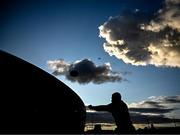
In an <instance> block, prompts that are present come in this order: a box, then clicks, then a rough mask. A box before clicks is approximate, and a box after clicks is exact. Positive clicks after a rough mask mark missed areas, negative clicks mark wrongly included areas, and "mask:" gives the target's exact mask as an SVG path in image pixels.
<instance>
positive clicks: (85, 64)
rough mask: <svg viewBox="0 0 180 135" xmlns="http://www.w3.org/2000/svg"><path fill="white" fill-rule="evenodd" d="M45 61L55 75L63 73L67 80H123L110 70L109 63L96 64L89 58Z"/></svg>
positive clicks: (97, 81) (81, 82) (101, 81)
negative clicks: (72, 60)
mask: <svg viewBox="0 0 180 135" xmlns="http://www.w3.org/2000/svg"><path fill="white" fill-rule="evenodd" d="M47 63H48V65H49V67H50V68H51V69H52V70H53V71H54V72H53V74H54V75H55V76H58V75H64V76H65V77H66V78H67V79H68V80H70V81H72V82H78V83H80V84H86V83H90V82H92V83H95V84H101V83H105V82H119V81H122V80H123V78H122V77H121V75H120V74H119V73H117V72H114V71H112V68H111V65H110V63H105V64H104V65H101V66H97V65H95V64H94V63H93V62H92V61H91V60H89V59H83V60H78V61H75V62H73V63H69V62H66V61H64V60H63V59H60V60H53V61H48V62H47Z"/></svg>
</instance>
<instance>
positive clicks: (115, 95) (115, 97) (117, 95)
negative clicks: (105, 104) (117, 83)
mask: <svg viewBox="0 0 180 135" xmlns="http://www.w3.org/2000/svg"><path fill="white" fill-rule="evenodd" d="M111 101H112V103H117V102H119V101H121V94H120V93H119V92H115V93H113V94H112V98H111Z"/></svg>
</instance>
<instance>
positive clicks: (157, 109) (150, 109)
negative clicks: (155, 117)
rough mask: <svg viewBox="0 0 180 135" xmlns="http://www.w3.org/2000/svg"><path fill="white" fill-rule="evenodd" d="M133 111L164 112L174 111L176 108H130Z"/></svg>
mask: <svg viewBox="0 0 180 135" xmlns="http://www.w3.org/2000/svg"><path fill="white" fill-rule="evenodd" d="M129 110H130V111H132V112H138V113H153V114H164V113H169V112H172V111H173V110H175V109H168V108H129Z"/></svg>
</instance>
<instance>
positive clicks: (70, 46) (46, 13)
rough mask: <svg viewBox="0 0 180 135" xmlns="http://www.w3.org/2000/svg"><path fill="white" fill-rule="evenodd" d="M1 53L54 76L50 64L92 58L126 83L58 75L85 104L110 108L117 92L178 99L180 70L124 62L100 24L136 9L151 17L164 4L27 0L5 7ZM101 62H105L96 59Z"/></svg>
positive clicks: (128, 97)
mask: <svg viewBox="0 0 180 135" xmlns="http://www.w3.org/2000/svg"><path fill="white" fill-rule="evenodd" d="M1 6H2V7H1V8H0V10H1V14H0V20H1V21H0V49H1V50H4V51H7V52H9V53H12V54H14V55H16V56H18V57H20V58H23V59H24V60H26V61H29V62H31V63H33V64H34V65H36V66H38V67H40V68H42V69H43V70H45V71H47V72H49V73H52V70H51V69H50V68H49V67H48V65H47V61H48V60H57V59H64V60H65V61H68V62H74V61H76V60H82V59H85V58H87V59H91V60H92V61H93V62H94V63H95V64H96V65H102V64H104V63H106V62H109V63H110V64H111V67H112V70H113V71H116V72H125V71H127V72H131V74H128V75H124V76H123V77H124V78H126V79H127V80H128V81H122V82H107V83H103V84H93V83H88V84H79V83H78V82H71V81H69V80H67V79H65V77H63V76H57V78H59V79H60V80H61V81H63V82H64V83H65V84H67V85H68V86H69V87H71V88H72V89H73V90H74V91H75V92H76V93H77V94H78V95H79V96H80V97H81V98H82V100H83V101H84V103H85V104H93V105H98V104H106V103H109V102H110V97H111V94H112V93H113V92H116V91H119V92H120V93H121V94H122V96H123V99H124V100H125V101H126V102H128V103H132V102H140V101H142V100H146V99H147V98H148V97H150V96H162V95H164V96H172V95H180V90H179V88H180V84H179V82H180V68H178V67H156V66H154V65H147V66H135V65H132V64H126V63H124V62H123V61H122V60H119V59H117V58H116V57H115V56H110V55H109V54H108V53H107V52H105V51H104V49H103V43H104V42H105V39H104V38H100V37H99V29H98V27H99V26H100V25H103V24H104V22H106V21H108V19H109V17H110V16H111V17H114V16H118V15H121V14H122V13H123V12H125V11H128V12H133V11H135V10H136V9H139V10H140V11H142V12H144V13H146V14H147V18H150V17H151V16H152V15H153V14H154V13H156V12H157V10H159V9H161V8H162V6H163V1H160V0H152V1H149V0H122V1H121V0H119V1H118V0H86V1H85V0H73V1H69V0H65V1H63V0H60V1H58V0H52V1H50V0H49V1H47V0H45V1H40V0H37V1H35V0H27V1H23V0H22V1H20V0H14V1H10V0H8V1H5V2H2V4H1ZM98 58H101V59H98Z"/></svg>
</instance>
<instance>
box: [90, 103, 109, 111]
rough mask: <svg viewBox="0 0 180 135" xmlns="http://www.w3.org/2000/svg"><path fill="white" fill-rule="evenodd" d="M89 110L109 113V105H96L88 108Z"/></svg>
mask: <svg viewBox="0 0 180 135" xmlns="http://www.w3.org/2000/svg"><path fill="white" fill-rule="evenodd" d="M88 108H89V109H92V110H96V111H110V104H108V105H98V106H92V105H89V106H88Z"/></svg>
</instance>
